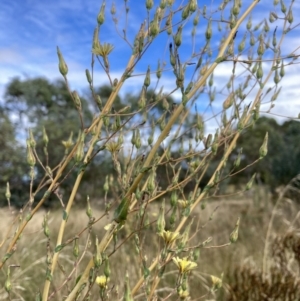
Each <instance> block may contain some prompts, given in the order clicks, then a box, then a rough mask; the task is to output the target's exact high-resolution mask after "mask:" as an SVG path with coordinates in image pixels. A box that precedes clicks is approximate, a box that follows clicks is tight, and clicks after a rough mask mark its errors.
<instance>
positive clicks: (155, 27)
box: [149, 20, 159, 38]
mask: <svg viewBox="0 0 300 301" xmlns="http://www.w3.org/2000/svg"><path fill="white" fill-rule="evenodd" d="M149 33H150V36H151V37H152V38H155V37H156V36H157V35H158V33H159V24H158V20H153V21H152V22H151V23H150V31H149Z"/></svg>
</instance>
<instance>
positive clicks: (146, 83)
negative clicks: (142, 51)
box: [144, 66, 151, 89]
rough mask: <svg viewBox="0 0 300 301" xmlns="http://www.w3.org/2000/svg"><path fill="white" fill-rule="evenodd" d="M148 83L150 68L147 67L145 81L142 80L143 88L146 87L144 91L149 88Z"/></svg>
mask: <svg viewBox="0 0 300 301" xmlns="http://www.w3.org/2000/svg"><path fill="white" fill-rule="evenodd" d="M150 82H151V80H150V66H148V69H147V73H146V77H145V80H144V86H145V87H146V89H147V88H148V87H149V85H150Z"/></svg>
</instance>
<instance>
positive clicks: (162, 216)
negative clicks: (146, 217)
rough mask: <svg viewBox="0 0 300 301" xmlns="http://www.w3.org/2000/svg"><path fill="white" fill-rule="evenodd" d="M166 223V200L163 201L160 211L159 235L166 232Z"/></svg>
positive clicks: (157, 223) (158, 221) (157, 227)
mask: <svg viewBox="0 0 300 301" xmlns="http://www.w3.org/2000/svg"><path fill="white" fill-rule="evenodd" d="M165 226H166V222H165V200H163V201H162V204H161V206H160V209H159V215H158V219H157V222H156V229H157V233H159V234H160V233H162V232H163V231H164V230H165Z"/></svg>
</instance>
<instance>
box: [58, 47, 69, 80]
mask: <svg viewBox="0 0 300 301" xmlns="http://www.w3.org/2000/svg"><path fill="white" fill-rule="evenodd" d="M57 55H58V61H59V63H58V69H59V72H60V73H61V75H62V76H63V77H65V76H66V75H67V74H68V66H67V64H66V62H65V60H64V58H63V55H62V54H61V52H60V50H59V48H58V46H57Z"/></svg>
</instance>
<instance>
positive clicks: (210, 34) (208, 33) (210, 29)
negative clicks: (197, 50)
mask: <svg viewBox="0 0 300 301" xmlns="http://www.w3.org/2000/svg"><path fill="white" fill-rule="evenodd" d="M211 37H212V28H211V20H209V21H208V24H207V29H206V32H205V38H206V40H208V41H209V40H210V39H211Z"/></svg>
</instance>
